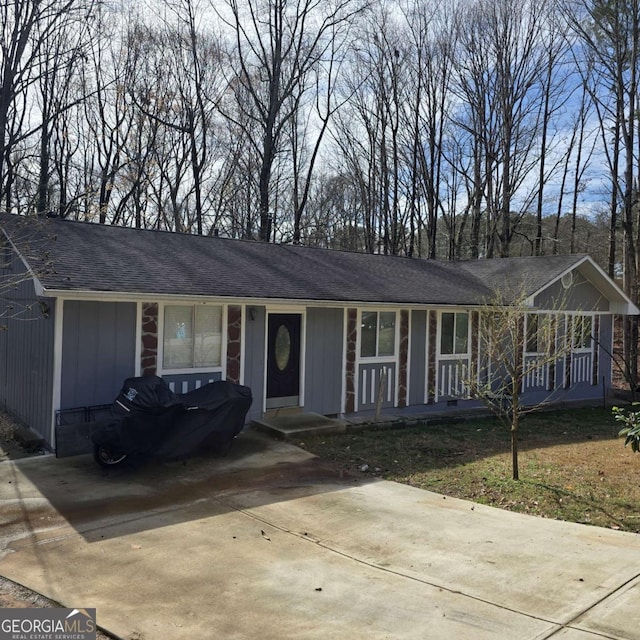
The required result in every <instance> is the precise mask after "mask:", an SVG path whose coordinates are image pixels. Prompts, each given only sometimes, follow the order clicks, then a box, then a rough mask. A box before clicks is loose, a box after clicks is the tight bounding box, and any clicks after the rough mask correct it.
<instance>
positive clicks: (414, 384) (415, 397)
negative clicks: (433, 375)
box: [407, 311, 428, 405]
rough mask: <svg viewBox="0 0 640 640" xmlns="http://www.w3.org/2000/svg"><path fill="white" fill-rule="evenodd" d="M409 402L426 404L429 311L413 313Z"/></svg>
mask: <svg viewBox="0 0 640 640" xmlns="http://www.w3.org/2000/svg"><path fill="white" fill-rule="evenodd" d="M409 343H410V345H411V351H410V355H409V393H408V395H407V401H408V404H410V405H413V404H424V402H425V398H426V388H427V375H426V374H427V368H428V363H427V361H426V357H427V312H426V311H412V313H411V340H410V342H409Z"/></svg>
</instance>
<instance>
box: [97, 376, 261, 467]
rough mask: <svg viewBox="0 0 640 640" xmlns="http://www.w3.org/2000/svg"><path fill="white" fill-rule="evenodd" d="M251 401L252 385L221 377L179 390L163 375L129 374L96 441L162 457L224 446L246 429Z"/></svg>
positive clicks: (120, 449)
mask: <svg viewBox="0 0 640 640" xmlns="http://www.w3.org/2000/svg"><path fill="white" fill-rule="evenodd" d="M251 402H252V395H251V389H250V388H249V387H245V386H243V385H237V384H233V383H231V382H226V381H222V380H221V381H217V382H211V383H209V384H207V385H204V386H202V387H200V388H199V389H195V390H194V391H190V392H188V393H184V394H178V393H174V392H173V391H171V389H170V388H169V386H168V385H167V383H166V382H165V381H164V380H163V379H162V378H161V377H159V376H142V377H135V378H127V379H126V380H125V381H124V383H123V386H122V390H121V391H120V393H119V394H118V396H117V398H116V399H115V400H114V402H113V404H112V406H111V413H112V416H113V420H112V421H111V422H109V423H108V424H105V425H103V426H102V427H101V428H99V429H96V430H95V431H94V432H93V434H92V440H93V442H94V444H95V445H96V446H97V447H100V446H102V447H108V448H109V449H110V450H112V451H117V452H118V453H119V454H123V455H126V456H132V455H139V456H153V457H159V458H164V459H170V458H182V457H185V456H187V455H189V454H192V453H194V452H196V451H199V450H202V449H205V448H207V449H220V448H223V447H225V446H226V445H228V444H229V443H230V442H231V441H232V440H233V438H235V437H236V436H237V435H238V433H240V431H242V429H243V427H244V424H245V419H246V415H247V413H248V411H249V408H250V407H251Z"/></svg>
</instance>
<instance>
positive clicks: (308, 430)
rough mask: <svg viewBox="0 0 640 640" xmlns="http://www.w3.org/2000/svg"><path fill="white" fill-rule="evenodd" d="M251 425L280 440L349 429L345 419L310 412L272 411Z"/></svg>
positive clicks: (342, 431) (341, 431)
mask: <svg viewBox="0 0 640 640" xmlns="http://www.w3.org/2000/svg"><path fill="white" fill-rule="evenodd" d="M251 426H253V427H254V428H256V429H258V430H260V431H263V432H264V433H268V434H270V435H272V436H273V437H275V438H278V439H280V440H290V439H292V438H298V437H300V436H304V435H320V434H325V433H344V432H345V431H346V430H347V422H346V421H345V420H340V419H338V418H327V417H326V416H322V415H320V414H318V413H308V412H297V413H292V412H284V413H279V414H275V412H271V413H269V414H265V416H263V417H262V418H261V419H259V420H254V421H253V422H252V423H251Z"/></svg>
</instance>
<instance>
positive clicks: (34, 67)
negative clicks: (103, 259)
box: [0, 0, 92, 210]
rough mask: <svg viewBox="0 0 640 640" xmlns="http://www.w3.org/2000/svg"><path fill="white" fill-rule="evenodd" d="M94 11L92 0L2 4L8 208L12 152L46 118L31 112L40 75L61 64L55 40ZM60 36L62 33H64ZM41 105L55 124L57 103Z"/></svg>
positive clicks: (1, 181) (1, 118) (1, 100)
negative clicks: (54, 106) (52, 45)
mask: <svg viewBox="0 0 640 640" xmlns="http://www.w3.org/2000/svg"><path fill="white" fill-rule="evenodd" d="M91 12H92V1H91V0H46V1H39V0H7V1H6V2H3V3H2V4H1V5H0V15H1V20H0V22H2V25H3V30H2V41H1V43H0V53H1V55H0V200H2V201H4V204H5V208H6V209H7V210H9V209H11V207H12V204H13V198H12V188H13V184H14V181H15V179H16V174H15V171H14V167H15V159H14V158H13V157H12V156H13V155H14V154H15V153H16V152H17V151H18V148H19V145H20V144H22V143H23V142H24V141H25V140H27V139H28V138H29V137H30V136H32V135H33V134H34V133H35V132H37V131H38V130H39V129H40V127H41V126H42V122H43V121H38V120H31V119H28V118H27V117H26V116H27V114H28V113H30V112H31V107H32V106H33V104H34V100H35V96H34V94H33V87H34V85H35V83H37V82H38V81H40V82H41V85H42V84H43V83H46V82H51V76H50V74H51V73H52V72H53V70H54V67H56V66H57V69H59V66H60V64H61V62H60V61H56V55H57V54H58V53H60V50H59V49H58V50H56V48H53V47H50V45H51V43H52V42H53V41H54V40H55V39H56V38H55V36H56V34H69V33H73V32H74V31H75V33H80V32H81V30H82V28H81V26H80V25H81V24H83V23H84V22H85V21H86V20H89V19H90V17H91ZM58 42H62V39H61V38H58ZM64 53H65V57H64V63H66V64H68V63H69V60H70V58H69V56H68V55H66V54H67V53H68V51H66V50H65V51H64ZM57 69H56V73H58V71H57ZM43 74H44V77H43ZM57 77H58V79H59V77H60V76H59V74H58V75H57ZM45 78H47V79H45ZM47 95H48V93H47ZM41 106H42V107H44V108H47V109H48V110H47V112H46V113H45V115H46V119H45V120H44V122H46V123H48V124H49V123H50V119H51V118H52V117H53V116H54V114H53V112H52V111H51V110H50V108H53V106H52V105H50V104H47V105H45V104H42V105H41ZM56 108H57V109H58V110H60V109H61V108H63V106H62V105H57V107H56ZM46 138H47V136H46V135H45V139H46ZM46 172H47V169H46V168H45V173H46ZM41 175H42V174H41Z"/></svg>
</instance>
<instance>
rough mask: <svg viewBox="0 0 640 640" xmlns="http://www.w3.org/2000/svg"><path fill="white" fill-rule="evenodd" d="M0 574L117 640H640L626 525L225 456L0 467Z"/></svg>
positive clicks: (274, 452) (271, 457)
mask: <svg viewBox="0 0 640 640" xmlns="http://www.w3.org/2000/svg"><path fill="white" fill-rule="evenodd" d="M0 522H1V523H2V527H1V529H0V575H2V576H4V577H6V578H9V579H10V580H14V581H15V582H18V583H20V584H22V585H24V586H26V587H28V588H30V589H33V590H35V591H37V592H39V593H41V594H42V595H44V596H46V597H48V598H51V599H53V600H55V601H58V602H60V603H61V604H62V605H63V606H68V607H96V608H97V618H98V624H99V625H100V626H101V627H103V628H105V629H107V630H108V631H110V632H111V633H113V634H115V635H117V636H119V637H120V638H127V639H131V640H134V639H135V640H157V639H158V638H167V639H169V640H171V639H182V638H185V639H189V640H201V639H202V640H208V639H210V638H211V639H212V638H224V639H225V640H231V639H238V640H240V639H242V640H251V639H254V638H255V639H261V640H269V639H274V640H286V639H292V640H293V639H295V640H301V639H314V640H315V639H317V640H327V639H331V638H335V639H339V640H344V639H345V638H351V639H354V640H358V639H360V638H362V639H367V640H374V639H382V638H388V639H393V640H396V639H402V638H408V639H409V638H410V639H411V640H416V639H423V638H424V639H429V640H439V639H443V640H445V639H446V640H451V639H455V640H465V639H469V640H483V639H485V638H486V639H490V638H491V639H495V640H505V639H509V640H511V639H517V640H525V639H526V640H529V639H531V640H533V639H536V640H539V639H542V638H554V639H558V640H559V639H562V640H578V639H580V640H583V639H584V640H602V638H616V639H620V638H625V639H629V638H632V639H633V638H638V639H640V624H639V623H640V613H639V603H640V536H638V535H635V534H628V533H621V532H616V531H610V530H606V529H601V528H596V527H588V526H583V525H576V524H569V523H563V522H556V521H552V520H544V519H541V518H535V517H530V516H524V515H518V514H514V513H509V512H505V511H501V510H498V509H494V508H491V507H485V506H481V505H474V504H473V503H470V502H465V501H462V500H455V499H451V498H444V497H443V496H441V495H438V494H435V493H430V492H426V491H421V490H419V489H413V488H411V487H406V486H402V485H399V484H395V483H393V482H385V481H380V480H375V479H372V478H366V477H364V478H353V477H341V476H340V474H338V473H336V472H334V471H332V470H330V469H328V468H326V467H325V466H323V465H322V464H321V463H320V462H319V461H318V460H317V459H316V458H314V457H313V456H310V455H309V454H307V453H305V452H304V451H301V450H300V449H298V448H296V447H293V446H291V445H289V444H286V443H283V442H277V441H273V440H270V439H268V438H266V437H265V436H261V435H259V434H257V433H254V432H252V431H247V432H244V433H243V434H241V436H240V437H239V438H238V440H237V441H236V444H235V445H234V448H233V449H232V452H231V453H230V454H229V455H228V456H226V457H224V458H218V457H202V458H197V459H194V460H189V461H188V462H187V463H186V464H182V463H173V462H172V463H154V464H149V465H147V466H145V467H143V468H139V469H137V470H129V471H126V472H123V471H111V472H109V473H105V472H103V471H102V470H101V469H99V468H98V467H97V465H96V464H95V463H94V462H93V460H92V459H91V458H90V457H88V456H81V457H77V458H70V459H64V460H57V459H55V458H53V457H45V458H30V459H24V460H17V461H5V462H2V463H0Z"/></svg>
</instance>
